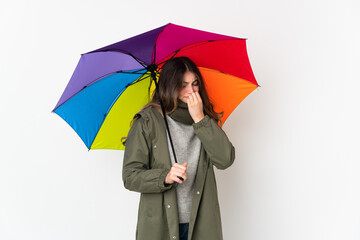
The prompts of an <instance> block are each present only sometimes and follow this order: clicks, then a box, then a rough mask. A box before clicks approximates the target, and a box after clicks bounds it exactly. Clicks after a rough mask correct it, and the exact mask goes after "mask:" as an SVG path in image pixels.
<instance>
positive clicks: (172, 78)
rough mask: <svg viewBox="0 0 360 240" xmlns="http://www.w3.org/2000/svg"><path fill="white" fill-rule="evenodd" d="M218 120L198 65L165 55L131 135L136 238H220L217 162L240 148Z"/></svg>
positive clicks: (127, 173) (128, 171)
mask: <svg viewBox="0 0 360 240" xmlns="http://www.w3.org/2000/svg"><path fill="white" fill-rule="evenodd" d="M159 98H161V100H162V103H163V105H164V108H165V112H166V118H167V121H168V124H169V129H170V134H171V138H172V141H173V144H174V149H175V153H176V158H177V161H178V163H175V161H174V159H173V153H172V149H171V147H170V146H171V145H170V142H169V138H168V136H167V132H166V125H165V122H164V119H163V115H162V111H161V108H160V105H159ZM218 122H220V123H221V114H218V113H216V112H215V111H214V110H213V105H212V104H211V103H210V101H209V98H208V95H207V93H206V90H205V86H204V83H203V79H202V76H201V74H200V71H199V69H198V68H197V67H196V65H195V64H194V63H193V62H192V61H191V60H190V59H189V58H187V57H178V58H173V59H170V60H168V61H167V62H166V63H165V64H164V66H163V68H162V71H161V73H160V77H159V94H158V93H157V92H156V91H155V93H154V95H153V98H152V100H151V102H150V103H149V104H147V105H146V106H145V107H143V109H142V110H141V111H140V112H139V113H138V114H137V115H136V117H135V118H134V122H133V125H132V127H131V129H130V131H129V134H128V137H127V140H126V148H125V153H124V164H123V181H124V185H125V188H127V189H129V190H132V191H136V192H140V193H141V197H140V203H139V212H138V223H137V230H136V239H138V240H143V239H146V240H163V239H164V240H165V239H166V240H168V239H173V240H176V239H181V240H182V239H184V240H187V239H189V240H191V239H193V240H202V239H206V240H212V239H213V240H220V239H223V238H222V228H221V220H220V209H219V203H218V196H217V189H216V181H215V175H214V170H213V166H215V167H217V168H218V169H225V168H227V167H229V166H230V165H231V164H232V163H233V161H234V159H235V149H234V147H233V145H232V144H231V142H230V141H229V139H228V138H227V136H226V134H225V133H224V131H223V130H222V129H221V128H220V127H219V125H218V124H217V123H218ZM182 180H183V181H182Z"/></svg>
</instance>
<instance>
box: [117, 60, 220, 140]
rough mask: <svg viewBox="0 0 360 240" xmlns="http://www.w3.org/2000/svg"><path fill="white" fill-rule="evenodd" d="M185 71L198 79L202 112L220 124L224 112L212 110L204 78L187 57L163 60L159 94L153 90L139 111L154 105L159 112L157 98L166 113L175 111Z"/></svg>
mask: <svg viewBox="0 0 360 240" xmlns="http://www.w3.org/2000/svg"><path fill="white" fill-rule="evenodd" d="M187 71H189V72H192V73H193V74H195V76H196V77H197V79H198V81H199V94H200V97H201V100H202V102H203V111H204V114H206V115H208V116H209V117H210V118H212V119H214V120H215V121H216V122H217V123H220V126H222V125H223V122H222V117H223V115H224V112H220V113H217V112H215V111H214V105H213V104H212V103H211V102H210V99H209V96H208V94H207V92H206V89H205V84H204V79H203V77H202V75H201V73H200V71H199V69H198V67H197V66H196V64H195V63H194V62H193V61H192V60H191V59H190V58H188V57H174V58H171V59H169V60H167V61H166V62H165V64H164V65H163V66H162V67H161V69H160V76H159V81H158V87H159V89H158V90H159V94H158V92H157V91H156V90H155V91H154V92H153V96H152V99H151V101H150V102H149V103H148V104H146V105H145V106H144V107H143V108H142V109H141V110H140V111H142V110H144V109H146V108H149V107H154V108H155V109H157V110H158V111H160V112H161V107H160V100H159V99H161V101H162V104H163V106H164V109H165V113H166V114H170V113H172V112H173V111H175V109H176V108H177V105H178V104H177V103H178V97H179V92H180V90H181V87H182V84H183V78H184V74H185V72H187ZM139 117H140V116H139V115H136V116H135V117H134V118H133V120H132V121H131V124H130V125H132V124H133V123H134V121H136V120H137V119H139ZM121 140H122V142H123V143H124V144H125V142H126V137H123V138H122V139H121ZM124 140H125V141H124Z"/></svg>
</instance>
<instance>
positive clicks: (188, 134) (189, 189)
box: [166, 116, 201, 223]
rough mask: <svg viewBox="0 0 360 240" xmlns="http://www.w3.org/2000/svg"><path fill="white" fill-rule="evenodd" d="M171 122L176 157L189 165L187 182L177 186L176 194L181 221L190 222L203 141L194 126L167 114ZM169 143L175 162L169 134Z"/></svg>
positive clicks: (179, 161)
mask: <svg viewBox="0 0 360 240" xmlns="http://www.w3.org/2000/svg"><path fill="white" fill-rule="evenodd" d="M166 118H167V120H168V124H169V129H170V134H171V139H172V141H173V144H174V149H175V153H176V159H177V161H178V163H179V164H183V163H185V162H187V163H188V166H187V170H186V173H187V179H186V181H185V182H183V183H181V184H178V185H177V186H176V195H177V201H178V211H179V223H188V222H189V221H190V212H191V202H192V198H193V195H194V182H195V177H196V170H197V166H198V162H199V156H200V147H201V141H200V139H199V138H198V137H197V136H196V135H195V132H194V127H193V126H192V125H187V124H184V123H181V122H178V121H175V120H173V119H172V118H171V117H169V116H166ZM168 145H169V152H170V158H171V163H172V164H174V163H175V160H174V156H173V152H172V149H171V145H170V139H169V136H168Z"/></svg>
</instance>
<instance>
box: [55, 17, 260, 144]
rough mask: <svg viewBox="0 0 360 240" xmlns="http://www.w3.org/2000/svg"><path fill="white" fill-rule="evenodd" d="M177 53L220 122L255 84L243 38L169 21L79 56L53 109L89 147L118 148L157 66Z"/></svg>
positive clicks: (148, 93)
mask: <svg viewBox="0 0 360 240" xmlns="http://www.w3.org/2000/svg"><path fill="white" fill-rule="evenodd" d="M178 56H187V57H189V58H190V59H191V60H193V61H194V62H195V64H196V65H197V66H198V67H199V70H200V72H201V74H202V76H203V78H204V82H205V87H206V89H207V92H208V95H209V97H210V100H211V102H212V103H213V104H214V110H215V111H217V112H222V111H223V112H224V115H223V119H222V120H223V122H225V121H226V119H227V118H228V116H229V115H230V114H231V112H232V111H233V110H234V109H235V108H236V107H237V106H238V105H239V104H240V102H241V101H242V100H243V99H244V98H246V97H247V96H248V95H249V94H250V93H251V92H252V91H253V90H255V89H256V88H257V87H258V84H257V82H256V79H255V77H254V74H253V72H252V69H251V66H250V62H249V59H248V55H247V51H246V39H244V38H236V37H230V36H225V35H220V34H215V33H210V32H206V31H201V30H197V29H192V28H188V27H183V26H179V25H175V24H172V23H169V24H167V25H164V26H162V27H159V28H156V29H153V30H151V31H148V32H145V33H142V34H140V35H137V36H134V37H132V38H129V39H126V40H123V41H120V42H117V43H114V44H111V45H109V46H106V47H102V48H100V49H97V50H94V51H91V52H88V53H84V54H82V55H81V57H80V60H79V62H78V64H77V66H76V69H75V71H74V73H73V74H72V76H71V79H70V81H69V83H68V84H67V86H66V88H65V90H64V92H63V94H62V96H61V97H60V99H59V101H58V103H57V104H56V106H55V108H54V110H53V112H54V113H56V114H57V115H59V116H60V117H61V118H63V119H64V120H65V121H66V122H67V123H68V124H69V125H70V126H71V127H72V128H73V129H74V130H75V132H76V133H77V134H78V135H79V137H80V138H81V140H82V141H83V142H84V143H85V145H86V147H87V148H88V149H89V150H90V149H124V148H125V147H124V145H123V144H122V141H121V138H122V137H125V136H127V134H128V131H129V130H130V122H131V120H132V118H133V117H134V115H135V114H136V113H137V112H138V111H139V110H140V109H141V107H143V106H144V105H145V104H146V103H148V102H149V101H150V100H151V96H152V93H153V91H154V90H155V88H156V84H157V81H156V79H157V77H158V74H159V71H160V70H159V66H161V65H162V64H164V62H166V60H168V59H170V58H173V57H178ZM165 120H166V118H165ZM168 133H169V131H168ZM170 139H171V137H170Z"/></svg>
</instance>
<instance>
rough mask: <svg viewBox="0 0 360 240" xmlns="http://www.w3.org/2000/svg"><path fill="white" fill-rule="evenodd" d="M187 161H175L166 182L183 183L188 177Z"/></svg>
mask: <svg viewBox="0 0 360 240" xmlns="http://www.w3.org/2000/svg"><path fill="white" fill-rule="evenodd" d="M186 169H187V163H183V164H178V163H175V164H174V165H173V166H172V167H171V169H170V171H169V172H168V174H167V175H166V177H165V184H173V183H175V182H176V183H180V184H181V183H183V182H184V181H186V179H187V174H186Z"/></svg>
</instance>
